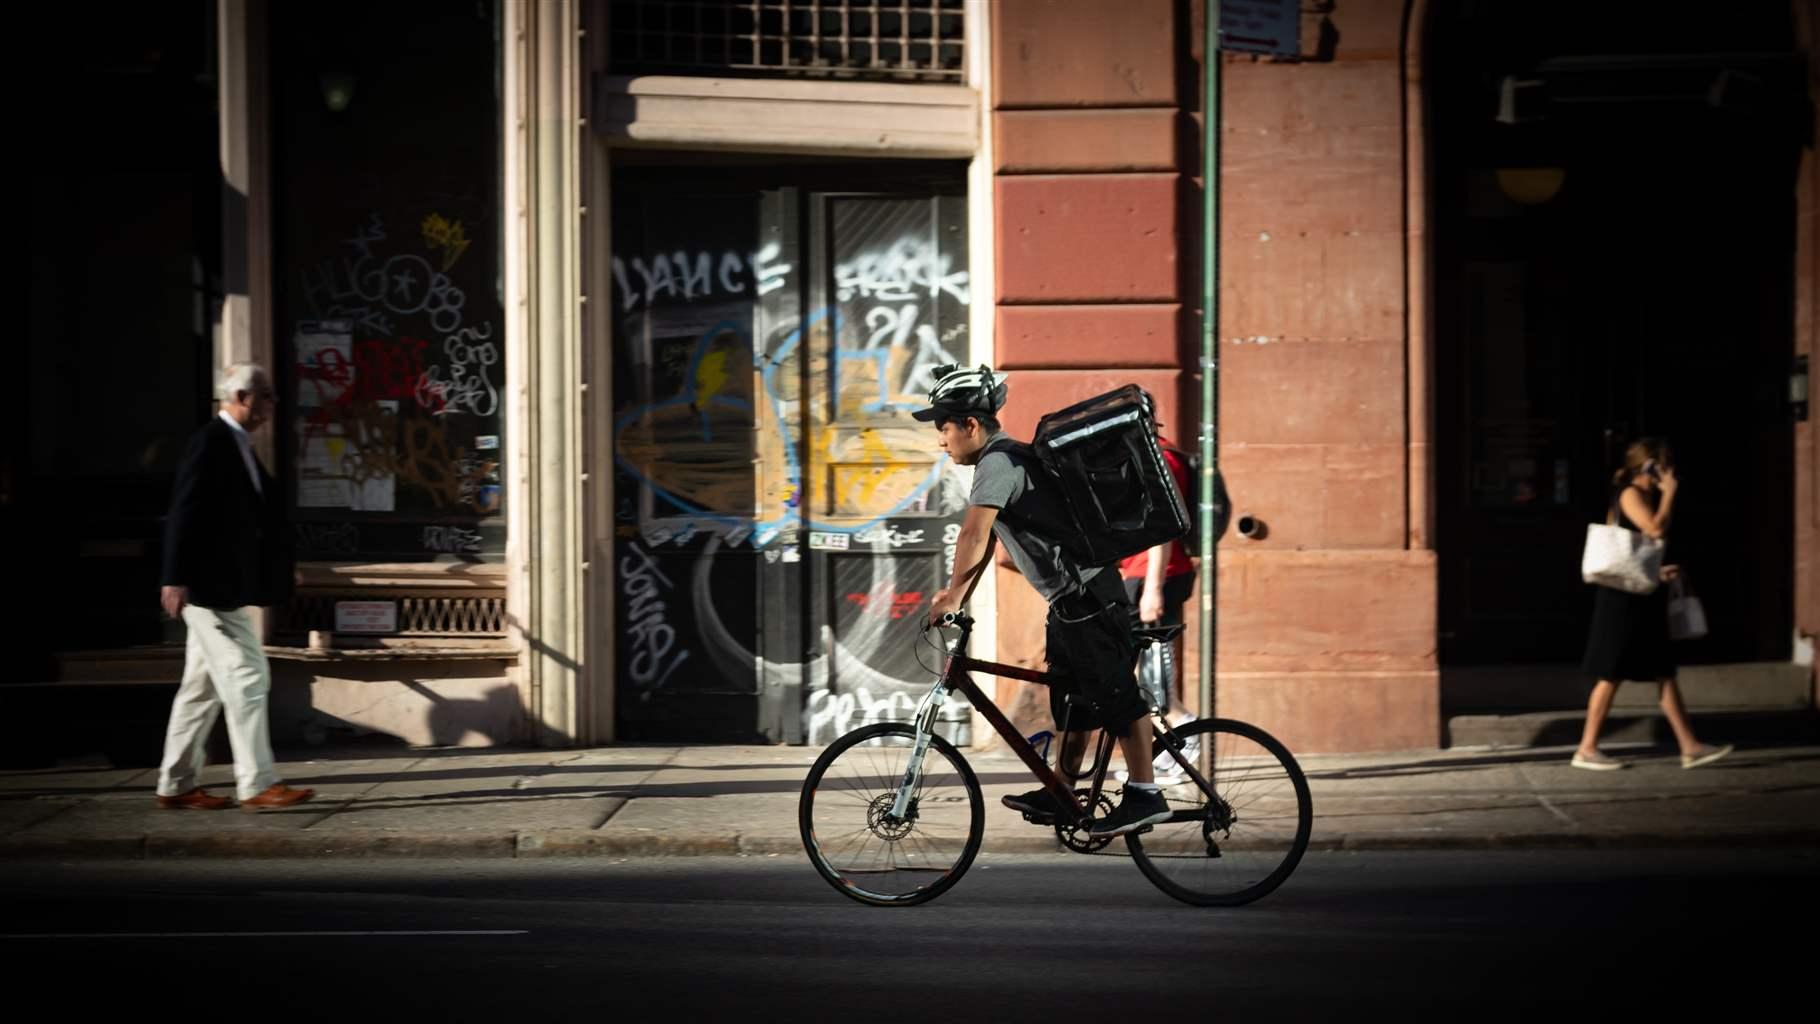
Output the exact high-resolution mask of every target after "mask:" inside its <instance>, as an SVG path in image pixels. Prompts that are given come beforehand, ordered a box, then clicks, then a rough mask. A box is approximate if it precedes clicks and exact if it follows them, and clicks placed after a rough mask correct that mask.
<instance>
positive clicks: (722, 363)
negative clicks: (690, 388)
mask: <svg viewBox="0 0 1820 1024" xmlns="http://www.w3.org/2000/svg"><path fill="white" fill-rule="evenodd" d="M726 386H727V350H726V349H724V348H723V349H716V350H715V351H713V352H709V353H707V354H706V355H704V356H702V358H701V365H700V366H697V367H696V368H695V404H696V406H697V407H700V406H703V405H706V404H707V403H708V400H709V399H710V398H713V397H714V396H715V395H718V394H720V393H721V391H722V390H723V389H725V388H726Z"/></svg>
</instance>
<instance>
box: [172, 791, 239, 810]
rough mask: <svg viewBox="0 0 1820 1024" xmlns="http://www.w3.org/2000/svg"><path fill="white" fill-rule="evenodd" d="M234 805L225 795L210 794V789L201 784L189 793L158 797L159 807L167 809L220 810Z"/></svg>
mask: <svg viewBox="0 0 1820 1024" xmlns="http://www.w3.org/2000/svg"><path fill="white" fill-rule="evenodd" d="M232 806H234V801H232V800H229V799H228V798H227V797H225V796H210V795H209V791H208V790H206V789H203V788H202V787H201V786H197V787H196V788H195V789H192V790H190V791H189V792H188V793H180V794H178V795H177V796H161V797H159V798H158V807H159V809H160V810H165V811H219V810H222V809H224V808H227V807H232Z"/></svg>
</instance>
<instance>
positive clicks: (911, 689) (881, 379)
mask: <svg viewBox="0 0 1820 1024" xmlns="http://www.w3.org/2000/svg"><path fill="white" fill-rule="evenodd" d="M809 234H810V237H812V238H814V239H815V240H816V241H817V243H818V248H817V251H818V252H820V253H822V254H823V259H822V261H821V266H820V268H819V271H820V272H819V273H816V274H815V275H814V276H813V277H812V278H811V288H810V292H811V294H810V307H811V308H812V309H818V310H828V311H829V316H830V318H831V321H832V322H831V325H830V326H831V329H830V330H827V331H819V332H811V334H810V338H811V341H812V342H813V343H814V344H815V345H816V349H815V351H814V358H813V359H812V361H811V367H810V369H811V373H812V377H811V380H812V382H813V389H814V390H813V394H812V396H811V403H810V407H809V415H808V419H809V422H808V423H807V424H806V429H807V431H808V433H809V436H810V438H811V445H810V457H809V459H808V460H806V463H805V464H806V466H807V467H808V469H809V472H810V474H811V475H810V477H809V480H810V487H809V490H808V493H807V494H806V495H805V498H806V500H807V502H808V504H809V508H810V517H811V518H810V521H809V522H808V524H807V526H808V538H807V547H808V551H807V557H808V560H809V566H810V575H809V579H808V581H807V582H808V586H809V590H810V596H811V602H810V616H811V625H812V628H813V630H814V632H815V633H816V634H817V635H820V636H825V637H826V638H827V640H826V642H825V644H824V645H822V646H819V647H818V648H816V649H812V650H811V652H810V654H811V658H812V662H811V663H812V664H813V663H815V662H816V661H819V662H821V663H823V664H825V669H824V670H823V671H822V672H821V673H820V674H819V676H818V677H817V678H812V679H810V680H809V694H808V698H809V699H808V708H807V737H806V738H807V740H808V742H810V743H827V742H830V741H832V740H833V739H834V738H835V737H837V736H839V735H840V734H842V733H844V732H846V731H847V730H849V729H852V728H854V727H856V726H859V725H862V724H865V723H867V722H874V721H887V720H899V721H902V720H908V719H909V718H910V716H911V713H912V712H913V711H915V709H916V704H917V701H918V700H919V699H920V698H921V697H922V695H923V693H924V692H926V690H927V689H928V685H929V680H930V678H931V676H932V671H931V670H933V669H939V666H940V660H941V659H940V650H939V649H938V648H931V647H929V646H926V645H923V644H921V643H920V642H919V641H920V640H921V637H920V635H919V633H920V623H921V622H922V620H923V618H924V617H925V616H926V614H927V612H928V609H929V602H930V599H931V597H933V595H934V593H935V591H937V590H939V589H940V588H941V587H942V586H943V585H944V584H945V583H946V582H947V580H948V577H949V573H950V572H951V570H952V567H953V556H954V541H955V537H956V535H957V534H958V533H959V532H960V518H961V512H962V510H963V509H964V506H965V504H966V491H965V484H964V481H962V480H961V479H960V477H959V475H958V473H957V472H956V467H955V466H954V464H953V463H951V462H949V461H948V460H947V458H946V457H945V456H943V455H942V454H941V452H940V451H939V449H937V447H936V444H935V432H934V430H933V429H932V428H931V427H930V426H929V425H928V424H926V423H918V422H917V421H915V420H913V419H911V418H910V413H911V412H913V411H914V410H916V409H918V408H921V407H922V405H923V400H924V397H925V396H926V395H927V394H928V391H929V386H930V384H931V383H932V381H931V380H930V372H931V370H933V369H934V367H936V366H939V365H941V364H943V363H956V362H964V361H965V360H966V357H967V355H968V349H967V344H968V338H967V311H968V306H969V305H970V300H971V295H970V292H969V280H968V275H967V264H966V252H967V214H966V201H965V199H963V198H961V197H948V196H939V195H938V196H917V197H913V196H880V195H852V194H846V195H842V194H817V195H814V196H811V197H810V207H809ZM823 346H825V347H826V348H825V350H824V348H823ZM942 717H943V719H944V721H945V722H946V723H947V724H946V725H945V726H944V728H943V730H942V731H943V732H944V733H945V734H946V735H948V736H950V737H951V738H955V739H961V740H964V739H965V738H966V730H967V725H968V720H969V717H970V716H969V712H968V709H967V708H966V706H965V705H964V704H963V703H960V702H956V703H953V704H950V705H948V706H947V707H945V708H944V709H943V715H942Z"/></svg>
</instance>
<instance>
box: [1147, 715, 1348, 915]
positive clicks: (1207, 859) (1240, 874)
mask: <svg viewBox="0 0 1820 1024" xmlns="http://www.w3.org/2000/svg"><path fill="white" fill-rule="evenodd" d="M1175 732H1176V734H1177V735H1178V736H1180V737H1182V739H1183V740H1184V741H1185V742H1187V741H1190V740H1198V741H1199V749H1198V752H1195V755H1194V758H1193V763H1194V764H1195V767H1196V770H1197V771H1199V772H1200V773H1201V776H1202V777H1203V778H1205V779H1207V780H1208V781H1209V782H1210V783H1211V785H1212V786H1213V790H1214V796H1215V798H1216V800H1214V801H1209V800H1208V799H1207V796H1206V794H1205V793H1204V792H1203V791H1202V790H1201V788H1200V786H1198V785H1197V784H1195V783H1194V782H1193V781H1192V780H1189V781H1186V782H1183V783H1180V784H1178V785H1171V786H1165V787H1164V790H1163V792H1164V795H1165V796H1166V797H1168V799H1169V802H1170V805H1171V806H1172V807H1173V808H1174V809H1175V811H1176V816H1175V817H1174V818H1172V819H1171V820H1169V821H1167V822H1162V823H1160V824H1157V825H1155V826H1152V827H1151V829H1149V830H1146V831H1144V832H1134V833H1132V834H1130V835H1128V836H1126V837H1125V845H1126V847H1127V848H1128V849H1129V850H1130V851H1131V859H1132V860H1133V861H1136V862H1137V866H1138V870H1139V871H1142V872H1143V873H1144V877H1145V878H1148V879H1150V881H1151V883H1152V884H1154V885H1155V886H1156V887H1157V888H1159V889H1161V890H1163V891H1164V892H1166V893H1168V894H1169V895H1171V896H1173V897H1175V898H1176V899H1178V900H1181V901H1182V902H1184V903H1191V904H1194V905H1195V906H1199V907H1233V906H1240V905H1242V904H1246V903H1250V902H1252V901H1254V900H1257V899H1261V898H1263V897H1264V896H1267V895H1269V894H1270V893H1271V892H1274V891H1275V890H1276V888H1277V887H1278V886H1280V885H1282V884H1283V882H1284V880H1285V879H1287V878H1288V877H1289V875H1290V873H1291V872H1293V871H1295V869H1296V865H1297V864H1299V863H1301V860H1302V854H1304V853H1306V852H1307V850H1308V838H1309V835H1310V833H1311V832H1312V831H1313V827H1314V807H1313V803H1312V801H1311V799H1310V798H1309V794H1308V779H1307V778H1306V776H1304V775H1303V774H1302V767H1301V765H1299V764H1297V763H1296V759H1295V756H1294V755H1293V754H1291V753H1290V752H1289V748H1287V747H1285V746H1283V744H1282V743H1281V742H1279V741H1278V740H1277V739H1276V738H1275V737H1274V736H1271V735H1270V734H1269V733H1267V732H1265V731H1264V730H1262V729H1260V728H1258V727H1257V726H1255V725H1250V724H1248V723H1245V722H1238V721H1233V720H1231V719H1224V718H1215V719H1204V720H1202V721H1197V722H1190V723H1188V724H1187V725H1184V726H1181V727H1180V728H1177V729H1176V730H1175ZM1165 749H1166V748H1165V747H1164V746H1163V745H1162V744H1161V743H1159V744H1158V745H1157V753H1158V754H1159V755H1160V754H1162V753H1163V751H1164V750H1165ZM1164 763H1168V761H1167V759H1165V760H1164Z"/></svg>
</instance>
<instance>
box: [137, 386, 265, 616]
mask: <svg viewBox="0 0 1820 1024" xmlns="http://www.w3.org/2000/svg"><path fill="white" fill-rule="evenodd" d="M253 463H254V465H256V466H259V460H258V459H256V458H255V459H254V460H253ZM259 479H260V484H261V486H262V487H263V488H264V492H263V496H262V495H261V492H260V491H257V490H254V489H253V481H252V479H251V478H250V477H248V476H247V472H246V463H245V461H243V460H242V459H241V457H240V447H239V442H238V441H236V440H235V439H234V428H233V427H230V426H228V425H227V424H226V423H224V422H222V419H221V417H220V416H218V415H217V416H211V417H209V422H208V425H207V426H204V427H203V428H202V429H201V430H198V431H196V434H195V436H194V437H192V438H190V444H189V448H188V449H186V450H185V451H184V453H183V461H182V462H181V463H179V464H178V466H177V485H176V487H175V488H174V489H173V491H172V493H171V511H170V515H169V516H167V517H166V519H165V523H164V577H163V583H164V585H165V586H172V587H188V588H190V598H189V599H190V603H192V604H198V605H201V606H202V607H204V608H217V609H229V608H243V607H246V606H248V605H275V604H281V603H283V602H284V601H286V600H288V599H289V598H290V596H291V589H292V573H293V571H294V567H295V565H296V561H295V555H294V544H293V542H292V537H291V529H290V523H289V522H288V519H289V516H288V514H287V509H286V508H285V501H284V497H283V495H282V494H280V493H279V489H278V482H277V481H276V480H274V479H272V476H271V474H270V473H267V472H266V471H265V467H264V466H259Z"/></svg>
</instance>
